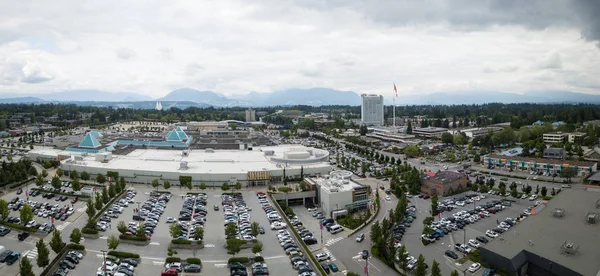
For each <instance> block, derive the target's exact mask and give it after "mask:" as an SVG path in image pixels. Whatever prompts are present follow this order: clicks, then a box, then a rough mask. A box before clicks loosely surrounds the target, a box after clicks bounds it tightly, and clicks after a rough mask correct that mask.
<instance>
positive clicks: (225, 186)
mask: <svg viewBox="0 0 600 276" xmlns="http://www.w3.org/2000/svg"><path fill="white" fill-rule="evenodd" d="M230 188H231V187H230V186H229V183H227V182H224V183H223V185H221V190H223V191H225V192H227V191H228V190H229V189H230Z"/></svg>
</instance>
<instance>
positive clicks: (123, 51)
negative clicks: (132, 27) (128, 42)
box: [115, 48, 136, 59]
mask: <svg viewBox="0 0 600 276" xmlns="http://www.w3.org/2000/svg"><path fill="white" fill-rule="evenodd" d="M115 54H117V57H118V58H120V59H132V58H134V57H135V56H136V53H135V51H134V50H132V49H129V48H119V49H117V50H115Z"/></svg>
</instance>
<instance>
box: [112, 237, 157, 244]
mask: <svg viewBox="0 0 600 276" xmlns="http://www.w3.org/2000/svg"><path fill="white" fill-rule="evenodd" d="M119 240H120V241H121V242H122V243H128V244H133V245H148V244H150V239H148V238H146V237H140V236H127V235H119Z"/></svg>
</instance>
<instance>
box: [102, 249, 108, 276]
mask: <svg viewBox="0 0 600 276" xmlns="http://www.w3.org/2000/svg"><path fill="white" fill-rule="evenodd" d="M100 251H102V258H103V259H104V263H103V264H102V270H103V271H104V276H106V252H107V251H106V250H100Z"/></svg>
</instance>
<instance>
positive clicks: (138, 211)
mask: <svg viewBox="0 0 600 276" xmlns="http://www.w3.org/2000/svg"><path fill="white" fill-rule="evenodd" d="M136 203H137V206H138V208H137V213H138V217H139V216H140V204H141V202H139V201H137V202H136Z"/></svg>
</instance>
